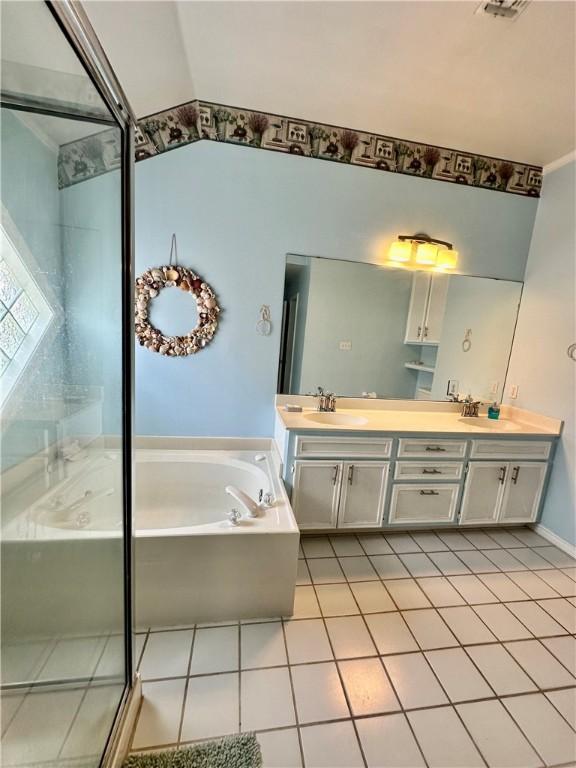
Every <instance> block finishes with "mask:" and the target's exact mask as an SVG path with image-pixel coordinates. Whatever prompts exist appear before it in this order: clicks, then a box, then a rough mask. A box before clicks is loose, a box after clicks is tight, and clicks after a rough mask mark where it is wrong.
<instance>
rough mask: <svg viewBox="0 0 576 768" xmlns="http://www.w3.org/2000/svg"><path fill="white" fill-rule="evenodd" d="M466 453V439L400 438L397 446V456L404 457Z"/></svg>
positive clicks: (427, 457)
mask: <svg viewBox="0 0 576 768" xmlns="http://www.w3.org/2000/svg"><path fill="white" fill-rule="evenodd" d="M465 454H466V440H430V439H423V440H417V439H415V438H409V439H406V440H400V444H399V446H398V456H399V457H400V458H405V457H408V456H411V457H414V458H426V459H429V458H430V457H431V456H435V457H440V456H441V457H442V458H444V457H446V458H448V457H450V458H452V457H454V456H457V457H459V458H460V457H463V456H464V455H465Z"/></svg>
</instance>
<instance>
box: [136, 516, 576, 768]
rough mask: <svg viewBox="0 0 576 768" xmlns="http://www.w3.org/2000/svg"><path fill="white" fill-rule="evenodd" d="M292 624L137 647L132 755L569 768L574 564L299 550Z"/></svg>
mask: <svg viewBox="0 0 576 768" xmlns="http://www.w3.org/2000/svg"><path fill="white" fill-rule="evenodd" d="M301 557H302V559H301V560H300V562H299V569H298V587H297V589H296V601H295V612H294V616H293V617H290V618H284V619H276V620H262V621H256V622H241V623H239V622H230V623H229V624H228V625H224V626H212V627H210V626H201V625H200V626H197V627H187V628H182V629H174V630H169V631H154V630H153V629H152V630H150V631H149V632H148V633H146V634H144V635H140V636H139V637H140V642H141V643H143V644H144V648H143V654H142V659H141V662H140V669H141V672H142V676H143V680H144V696H145V699H144V702H143V706H142V711H141V714H140V718H139V722H138V725H137V728H136V732H135V735H134V741H133V744H132V749H133V750H135V751H138V750H149V749H155V748H160V747H163V746H168V745H170V746H175V745H179V744H186V743H189V742H192V741H196V740H203V739H206V738H212V737H216V736H221V735H224V734H227V733H237V732H239V731H249V730H254V731H256V733H257V735H258V739H259V741H260V743H261V746H262V750H263V755H264V765H265V768H293V767H294V766H301V767H302V766H306V768H322V767H324V768H339V767H341V768H355V766H358V767H359V768H402V766H404V767H405V768H417V767H418V766H427V767H428V768H445V767H448V766H454V768H473V767H474V766H488V767H489V768H492V767H493V768H496V767H498V768H508V767H510V768H512V767H514V766H517V767H518V768H528V767H529V766H568V765H576V677H575V676H576V638H575V637H574V634H575V632H576V599H575V598H576V563H575V562H574V560H572V559H570V558H569V557H568V556H567V555H565V554H564V553H563V552H561V551H560V550H558V549H556V548H555V547H552V546H550V545H549V544H548V542H546V541H544V540H543V539H542V538H540V537H539V536H537V535H536V534H535V533H534V532H533V531H530V530H528V529H510V530H506V531H491V530H485V531H466V532H464V533H458V532H444V533H443V532H438V533H437V534H435V533H429V532H422V533H414V534H412V535H408V534H386V535H385V536H384V535H379V534H374V535H359V536H353V535H342V536H330V537H328V536H315V537H303V539H302V555H301Z"/></svg>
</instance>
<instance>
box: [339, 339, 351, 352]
mask: <svg viewBox="0 0 576 768" xmlns="http://www.w3.org/2000/svg"><path fill="white" fill-rule="evenodd" d="M339 349H340V352H350V350H351V349H352V342H351V341H341V342H340V344H339Z"/></svg>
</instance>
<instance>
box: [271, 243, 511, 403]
mask: <svg viewBox="0 0 576 768" xmlns="http://www.w3.org/2000/svg"><path fill="white" fill-rule="evenodd" d="M521 291H522V284H521V283H516V282H510V281H507V280H493V279H490V278H479V277H467V276H465V275H447V274H441V273H433V272H411V271H407V270H402V269H390V268H383V267H379V266H376V265H372V264H365V263H360V262H353V261H339V260H335V259H325V258H317V257H309V256H297V255H289V256H287V260H286V275H285V286H284V313H283V328H282V345H281V352H280V366H279V373H278V391H279V392H281V393H287V394H288V393H289V394H310V393H313V392H315V390H316V388H317V387H318V386H323V387H325V388H326V389H329V390H331V391H334V392H335V393H336V394H337V395H340V396H349V397H362V396H366V395H375V396H377V397H385V398H386V397H388V398H406V399H432V400H446V399H447V398H448V388H449V383H450V384H451V386H452V390H451V391H454V392H458V393H460V395H462V396H466V395H468V394H472V395H473V396H474V397H477V398H480V399H482V400H485V401H489V400H500V399H501V398H502V390H503V385H504V379H505V374H506V367H507V365H508V358H509V356H510V348H511V345H512V339H513V335H514V328H515V324H516V315H517V312H518V305H519V301H520V295H521ZM465 338H467V339H468V341H467V342H466V343H465V344H464V345H463V342H464V340H465Z"/></svg>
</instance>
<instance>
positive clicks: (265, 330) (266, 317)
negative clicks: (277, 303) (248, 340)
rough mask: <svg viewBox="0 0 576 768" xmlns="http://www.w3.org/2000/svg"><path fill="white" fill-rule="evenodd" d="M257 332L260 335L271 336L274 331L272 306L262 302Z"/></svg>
mask: <svg viewBox="0 0 576 768" xmlns="http://www.w3.org/2000/svg"><path fill="white" fill-rule="evenodd" d="M256 332H257V333H258V334H260V336H270V334H271V333H272V320H271V319H270V307H269V306H268V304H262V306H261V307H260V319H259V320H258V322H257V323H256Z"/></svg>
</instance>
